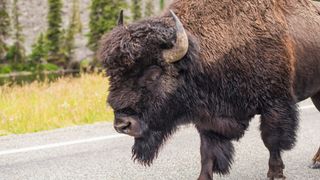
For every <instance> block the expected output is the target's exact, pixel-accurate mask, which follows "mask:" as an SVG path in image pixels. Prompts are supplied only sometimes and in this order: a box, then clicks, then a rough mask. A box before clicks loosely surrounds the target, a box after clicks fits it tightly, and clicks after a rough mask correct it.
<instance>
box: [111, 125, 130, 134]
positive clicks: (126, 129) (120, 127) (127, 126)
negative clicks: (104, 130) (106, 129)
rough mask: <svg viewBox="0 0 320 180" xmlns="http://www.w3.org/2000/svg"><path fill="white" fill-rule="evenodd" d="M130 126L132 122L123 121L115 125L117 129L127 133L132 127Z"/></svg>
mask: <svg viewBox="0 0 320 180" xmlns="http://www.w3.org/2000/svg"><path fill="white" fill-rule="evenodd" d="M130 126H131V122H121V123H118V124H115V126H114V127H115V129H116V130H117V131H119V132H122V133H125V132H126V131H128V130H129V129H130Z"/></svg>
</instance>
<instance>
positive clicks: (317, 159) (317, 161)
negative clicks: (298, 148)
mask: <svg viewBox="0 0 320 180" xmlns="http://www.w3.org/2000/svg"><path fill="white" fill-rule="evenodd" d="M311 168H313V169H319V168H320V147H319V149H318V152H317V153H316V155H315V156H314V158H313V165H312V166H311Z"/></svg>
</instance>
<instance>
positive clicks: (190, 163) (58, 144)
mask: <svg viewBox="0 0 320 180" xmlns="http://www.w3.org/2000/svg"><path fill="white" fill-rule="evenodd" d="M300 107H301V108H302V110H301V113H300V118H301V121H300V128H299V132H298V142H297V145H296V147H295V148H294V149H293V150H292V151H289V152H285V153H284V156H283V160H284V162H285V164H286V169H285V174H286V176H287V179H290V180H291V179H294V180H309V179H310V180H311V179H312V180H319V179H320V170H312V169H309V168H308V165H309V164H310V162H311V158H312V156H313V155H314V153H315V152H316V150H317V148H318V147H319V145H320V113H319V112H317V110H316V109H315V108H314V107H312V106H311V103H310V101H306V102H303V103H302V104H301V105H300ZM258 118H259V117H256V118H255V119H254V120H252V122H251V124H250V128H249V130H248V131H247V132H246V135H245V136H244V137H243V138H242V139H241V140H240V142H235V143H234V144H235V147H236V154H235V162H234V164H233V166H232V170H231V173H230V175H228V176H223V177H220V176H215V179H234V180H242V179H243V180H247V179H250V180H251V179H266V173H267V169H268V151H267V149H266V148H265V147H264V145H263V143H262V140H261V138H260V134H259V130H258V127H259V119H258ZM132 144H133V139H132V138H130V137H126V136H121V135H118V134H116V133H115V131H114V130H113V128H112V125H111V124H110V123H102V124H95V125H90V126H81V127H73V128H66V129H59V130H54V131H48V132H42V133H35V134H28V135H18V136H7V137H0V180H25V179H32V180H34V179H35V180H48V179H49V180H51V179H58V180H60V179H61V180H69V179H70V180H71V179H72V180H73V179H76V180H82V179H84V180H87V179H88V180H100V179H101V180H147V179H148V180H149V179H157V180H168V179H170V180H171V179H172V180H176V179H177V180H189V179H190V180H194V179H196V178H197V176H198V174H199V171H200V155H199V136H198V134H197V132H196V131H195V129H194V128H193V127H192V126H189V127H182V128H181V129H180V131H179V132H178V133H176V134H175V135H174V136H173V137H172V138H171V139H170V140H169V141H168V143H167V144H166V146H164V148H163V149H162V151H161V153H160V155H159V158H158V159H157V160H156V161H155V162H154V164H153V166H152V167H150V168H146V167H143V166H140V165H139V164H135V163H133V162H132V161H131V159H130V158H131V146H132Z"/></svg>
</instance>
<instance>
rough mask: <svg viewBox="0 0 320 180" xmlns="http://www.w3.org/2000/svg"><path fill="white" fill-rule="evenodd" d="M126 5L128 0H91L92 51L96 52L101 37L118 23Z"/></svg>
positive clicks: (89, 45)
mask: <svg viewBox="0 0 320 180" xmlns="http://www.w3.org/2000/svg"><path fill="white" fill-rule="evenodd" d="M126 7H127V3H126V0H92V1H91V6H90V9H91V11H90V22H89V28H90V32H89V34H88V36H89V42H88V47H89V48H90V49H91V50H92V51H94V52H96V50H97V48H98V44H99V41H100V39H101V37H102V36H103V34H104V33H106V32H108V31H110V30H111V29H112V28H113V27H114V26H115V25H116V22H117V18H118V15H119V12H120V10H122V9H125V8H126Z"/></svg>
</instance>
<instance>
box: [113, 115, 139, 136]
mask: <svg viewBox="0 0 320 180" xmlns="http://www.w3.org/2000/svg"><path fill="white" fill-rule="evenodd" d="M114 128H115V130H116V131H117V132H118V133H123V134H127V135H130V136H133V137H140V136H141V135H142V131H143V128H142V127H141V126H140V123H139V122H138V121H137V120H136V119H135V118H132V117H116V119H115V123H114Z"/></svg>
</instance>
